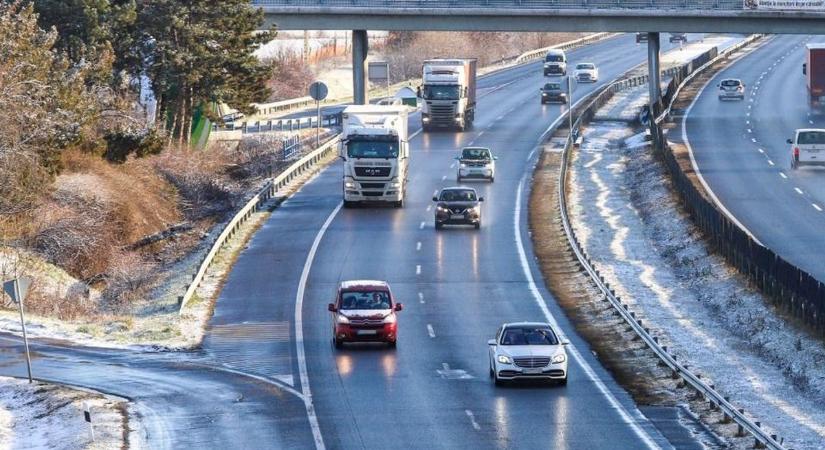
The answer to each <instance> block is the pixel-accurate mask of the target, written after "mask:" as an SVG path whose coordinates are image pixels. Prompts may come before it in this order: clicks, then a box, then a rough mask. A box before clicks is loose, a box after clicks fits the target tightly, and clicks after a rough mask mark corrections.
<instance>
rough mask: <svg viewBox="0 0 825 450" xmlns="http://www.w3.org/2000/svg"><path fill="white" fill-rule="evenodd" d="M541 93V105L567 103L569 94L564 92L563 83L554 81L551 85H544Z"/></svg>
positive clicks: (540, 90)
mask: <svg viewBox="0 0 825 450" xmlns="http://www.w3.org/2000/svg"><path fill="white" fill-rule="evenodd" d="M539 92H540V93H541V104H542V105H543V104H545V103H553V102H555V103H563V104H566V103H567V93H566V92H564V87H563V86H562V84H561V83H559V82H557V81H553V82H550V83H544V86H542V88H541V89H539Z"/></svg>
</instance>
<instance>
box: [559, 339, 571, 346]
mask: <svg viewBox="0 0 825 450" xmlns="http://www.w3.org/2000/svg"><path fill="white" fill-rule="evenodd" d="M561 345H570V341H568V340H567V339H562V340H561Z"/></svg>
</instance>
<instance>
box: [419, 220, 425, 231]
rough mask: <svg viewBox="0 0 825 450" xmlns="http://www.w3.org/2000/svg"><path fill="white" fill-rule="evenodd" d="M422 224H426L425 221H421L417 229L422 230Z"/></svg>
mask: <svg viewBox="0 0 825 450" xmlns="http://www.w3.org/2000/svg"><path fill="white" fill-rule="evenodd" d="M424 225H426V223H425V222H421V223H420V224H419V225H418V229H419V230H423V229H424Z"/></svg>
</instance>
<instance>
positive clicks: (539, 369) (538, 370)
mask: <svg viewBox="0 0 825 450" xmlns="http://www.w3.org/2000/svg"><path fill="white" fill-rule="evenodd" d="M524 373H526V374H529V375H535V374H539V373H541V368H537V369H524Z"/></svg>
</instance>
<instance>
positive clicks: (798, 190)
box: [793, 187, 804, 195]
mask: <svg viewBox="0 0 825 450" xmlns="http://www.w3.org/2000/svg"><path fill="white" fill-rule="evenodd" d="M793 190H795V191H796V193H797V194H799V195H802V194H804V192H802V189H799V188H798V187H795V188H793Z"/></svg>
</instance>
